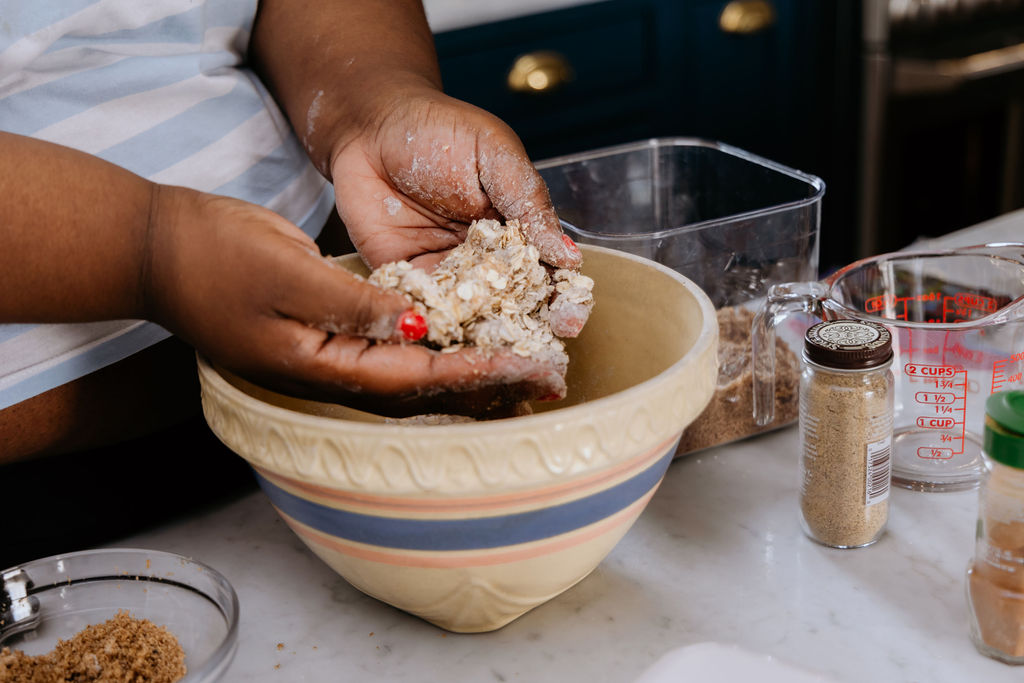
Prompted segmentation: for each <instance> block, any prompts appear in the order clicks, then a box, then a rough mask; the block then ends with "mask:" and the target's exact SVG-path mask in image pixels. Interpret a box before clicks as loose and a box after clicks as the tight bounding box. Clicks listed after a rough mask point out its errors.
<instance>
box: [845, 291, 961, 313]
mask: <svg viewBox="0 0 1024 683" xmlns="http://www.w3.org/2000/svg"><path fill="white" fill-rule="evenodd" d="M941 296H942V294H941V293H940V292H928V293H927V294H918V295H917V296H894V295H892V294H882V295H881V296H873V297H871V298H870V299H867V300H866V301H864V312H866V313H881V312H883V311H886V312H888V315H886V316H885V317H887V318H890V319H891V320H906V319H907V304H909V303H911V302H915V301H920V302H928V301H938V300H939V298H940V297H941Z"/></svg>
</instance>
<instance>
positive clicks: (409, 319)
mask: <svg viewBox="0 0 1024 683" xmlns="http://www.w3.org/2000/svg"><path fill="white" fill-rule="evenodd" d="M398 330H399V331H400V332H401V333H402V337H404V338H405V339H406V340H408V341H419V340H420V339H423V337H424V336H425V335H426V334H427V321H426V319H425V318H424V317H423V316H422V315H420V314H419V313H417V312H416V311H414V310H412V309H410V310H408V311H406V312H405V313H403V314H402V315H400V316H398Z"/></svg>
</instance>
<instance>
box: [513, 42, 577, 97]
mask: <svg viewBox="0 0 1024 683" xmlns="http://www.w3.org/2000/svg"><path fill="white" fill-rule="evenodd" d="M572 76H573V73H572V67H571V66H570V65H569V60H567V59H566V58H565V56H564V55H562V54H559V53H558V52H554V51H552V50H538V51H537V52H530V53H527V54H525V55H520V56H519V57H517V58H516V61H515V62H513V63H512V68H511V69H510V70H509V72H508V81H507V82H508V89H509V90H511V91H512V92H525V93H543V92H550V91H552V90H557V89H558V88H560V87H562V86H563V85H565V84H566V83H568V82H569V81H571V80H572Z"/></svg>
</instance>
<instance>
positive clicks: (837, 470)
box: [800, 320, 894, 548]
mask: <svg viewBox="0 0 1024 683" xmlns="http://www.w3.org/2000/svg"><path fill="white" fill-rule="evenodd" d="M892 357H893V354H892V335H891V334H890V333H889V330H888V329H886V328H885V327H884V326H883V325H879V324H877V323H873V322H860V321H853V320H832V321H828V322H823V323H818V324H817V325H814V326H813V327H811V328H810V329H809V330H807V333H806V335H805V337H804V351H803V362H802V365H801V375H800V512H801V516H800V517H801V522H802V525H803V528H804V531H805V532H806V533H807V535H808V536H810V537H811V538H812V539H814V540H815V541H817V542H819V543H822V544H824V545H828V546H832V547H834V548H859V547H862V546H866V545H870V544H872V543H874V542H875V541H877V540H878V538H879V537H880V536H881V535H882V532H883V531H884V529H885V524H886V522H887V521H888V519H889V480H890V476H891V474H892V457H891V453H892V425H893V382H894V380H893V376H892V372H891V371H890V366H891V365H892Z"/></svg>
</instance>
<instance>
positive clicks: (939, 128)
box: [857, 0, 1024, 256]
mask: <svg viewBox="0 0 1024 683" xmlns="http://www.w3.org/2000/svg"><path fill="white" fill-rule="evenodd" d="M863 13H864V14H863V31H862V46H863V47H862V58H863V72H862V73H863V84H862V87H863V89H862V108H863V110H862V112H861V131H860V163H859V180H858V187H859V190H858V192H859V197H858V221H857V222H858V235H857V237H858V240H857V241H858V251H859V254H858V255H861V256H864V255H869V254H874V253H880V252H884V251H890V250H893V249H897V248H900V247H902V246H905V245H906V244H908V243H910V242H912V241H913V239H914V238H916V237H918V236H935V235H941V234H945V233H947V232H950V231H952V230H955V229H959V228H962V227H966V226H968V225H972V224H974V223H977V222H979V221H982V220H985V219H987V218H991V217H993V216H996V215H999V214H1001V213H1005V212H1007V211H1010V210H1012V209H1015V208H1019V207H1021V206H1024V0H864V3H863Z"/></svg>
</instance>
